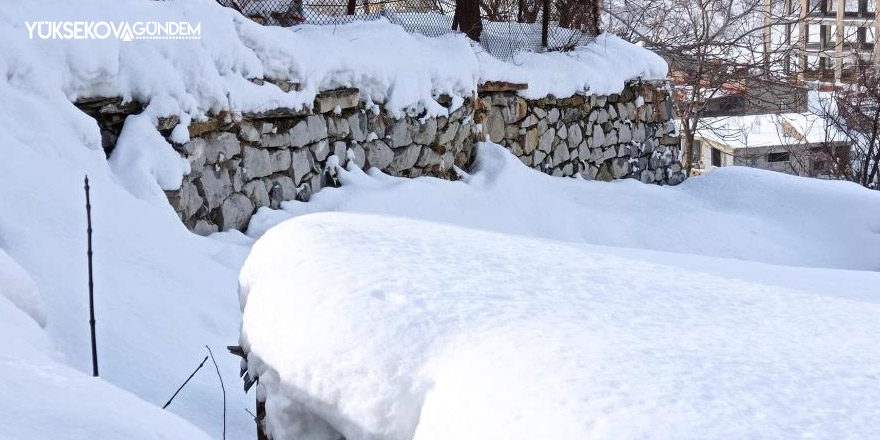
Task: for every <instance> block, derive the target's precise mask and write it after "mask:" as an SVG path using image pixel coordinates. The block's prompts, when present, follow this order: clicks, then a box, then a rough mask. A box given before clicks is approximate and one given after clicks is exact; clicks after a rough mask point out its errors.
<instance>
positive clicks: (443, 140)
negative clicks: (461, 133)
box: [437, 122, 459, 146]
mask: <svg viewBox="0 0 880 440" xmlns="http://www.w3.org/2000/svg"><path fill="white" fill-rule="evenodd" d="M458 127H459V124H458V122H450V123H449V124H448V125H446V128H444V129H443V130H441V131H440V136H439V137H438V138H437V143H438V144H439V145H443V146H446V145H449V143H450V142H452V140H453V139H455V134H456V133H457V132H458Z"/></svg>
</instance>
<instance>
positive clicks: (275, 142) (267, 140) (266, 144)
mask: <svg viewBox="0 0 880 440" xmlns="http://www.w3.org/2000/svg"><path fill="white" fill-rule="evenodd" d="M260 146H261V147H263V148H287V147H289V146H290V135H289V134H287V133H280V134H276V133H269V134H264V135H261V136H260Z"/></svg>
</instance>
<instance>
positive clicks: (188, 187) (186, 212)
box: [179, 179, 205, 220]
mask: <svg viewBox="0 0 880 440" xmlns="http://www.w3.org/2000/svg"><path fill="white" fill-rule="evenodd" d="M179 197H180V201H179V203H180V206H179V210H180V214H181V215H182V216H183V220H187V219H189V218H192V216H193V215H195V214H196V212H197V211H198V210H199V208H201V207H202V204H204V203H205V200H204V199H202V196H200V195H199V190H198V188H196V185H195V183H193V182H191V181H189V180H186V179H184V181H183V182H182V183H181V184H180V192H179Z"/></svg>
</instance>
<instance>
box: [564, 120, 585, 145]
mask: <svg viewBox="0 0 880 440" xmlns="http://www.w3.org/2000/svg"><path fill="white" fill-rule="evenodd" d="M583 139H584V133H583V131H581V126H580V125H578V124H571V126H570V127H568V144H569V145H579V144H580V143H581V141H582V140H583Z"/></svg>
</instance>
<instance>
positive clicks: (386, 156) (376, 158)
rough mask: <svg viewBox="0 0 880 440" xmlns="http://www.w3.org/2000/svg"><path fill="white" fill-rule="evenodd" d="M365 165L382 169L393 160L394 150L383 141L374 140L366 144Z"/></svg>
mask: <svg viewBox="0 0 880 440" xmlns="http://www.w3.org/2000/svg"><path fill="white" fill-rule="evenodd" d="M366 156H367V165H368V166H370V167H375V168H378V169H380V170H384V169H385V168H387V167H388V165H391V161H392V160H394V151H392V150H391V148H389V147H388V145H387V144H385V142H383V141H380V140H375V141H372V142H370V143H368V144H367V145H366Z"/></svg>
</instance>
